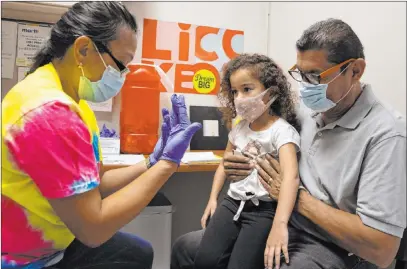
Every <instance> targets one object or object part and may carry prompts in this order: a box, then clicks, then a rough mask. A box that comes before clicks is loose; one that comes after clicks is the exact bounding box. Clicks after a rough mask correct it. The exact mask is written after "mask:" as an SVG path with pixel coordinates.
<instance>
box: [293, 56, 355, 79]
mask: <svg viewBox="0 0 407 269" xmlns="http://www.w3.org/2000/svg"><path fill="white" fill-rule="evenodd" d="M354 60H356V59H353V58H352V59H349V60H346V61H344V62H342V63H340V64H337V65H335V66H332V67H331V68H329V69H327V70H325V71H324V72H322V73H320V74H315V73H304V72H302V71H300V70H298V69H297V65H294V66H293V67H291V68H290V70H288V73H289V74H290V75H291V77H292V78H293V79H295V80H296V81H298V82H302V81H305V82H308V83H311V84H314V85H318V84H320V83H321V80H322V79H324V78H326V77H328V76H330V75H332V74H333V73H335V72H337V71H339V70H340V69H341V67H342V66H344V65H345V64H348V63H350V62H352V61H354Z"/></svg>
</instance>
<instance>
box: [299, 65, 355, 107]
mask: <svg viewBox="0 0 407 269" xmlns="http://www.w3.org/2000/svg"><path fill="white" fill-rule="evenodd" d="M348 67H349V65H348V66H347V67H346V68H345V69H344V70H342V72H340V73H339V74H338V75H337V76H336V77H334V78H333V79H332V80H331V81H329V82H328V83H326V84H317V85H314V84H311V83H307V82H304V81H302V82H299V86H300V94H301V96H300V97H301V99H302V101H303V102H304V104H305V105H306V106H307V107H308V108H310V109H311V110H312V111H314V112H319V113H322V112H326V111H328V110H330V109H332V108H334V107H335V106H336V105H337V104H338V103H339V102H340V101H342V100H343V99H344V98H345V97H346V96H347V95H348V94H349V92H350V90H351V89H352V87H353V85H354V84H352V86H351V87H350V88H349V90H348V91H347V93H346V94H345V95H344V96H342V98H341V99H339V100H338V101H336V102H333V101H332V100H330V99H328V97H327V96H326V91H327V89H328V84H329V83H331V82H332V81H334V80H335V79H337V78H338V77H339V76H340V75H341V74H342V73H343V72H345V70H346V69H347V68H348Z"/></svg>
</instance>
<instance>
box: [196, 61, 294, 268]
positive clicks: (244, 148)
mask: <svg viewBox="0 0 407 269" xmlns="http://www.w3.org/2000/svg"><path fill="white" fill-rule="evenodd" d="M223 73H224V74H223V78H222V83H221V88H222V89H221V92H220V94H219V98H220V100H221V102H223V103H224V104H225V106H226V108H225V111H224V118H225V120H227V121H228V122H230V121H231V120H232V118H235V117H236V116H237V115H238V116H240V118H241V119H242V120H241V121H240V122H239V123H238V124H237V125H236V126H235V127H233V128H232V130H231V132H230V133H229V143H228V145H227V148H226V151H233V152H234V154H243V155H245V156H247V157H249V158H251V159H252V162H253V163H255V162H256V159H257V158H262V157H264V156H265V154H267V153H269V154H271V155H272V156H273V157H275V158H278V159H279V161H280V165H281V170H282V177H283V182H282V186H281V191H280V197H279V202H278V206H277V202H276V201H273V200H272V199H271V198H270V196H269V194H268V192H267V191H266V190H265V189H264V187H263V186H262V184H261V182H260V179H259V178H258V175H257V170H256V169H254V170H253V171H252V173H251V174H250V175H249V176H248V177H247V178H245V179H243V180H241V181H238V182H233V183H231V184H230V187H229V190H228V196H227V197H226V198H225V199H224V200H223V202H222V203H221V204H220V206H219V207H218V208H217V198H218V195H219V193H220V191H221V189H222V187H223V185H224V183H225V173H224V167H223V164H220V165H219V167H218V169H217V171H216V173H215V177H214V181H213V185H212V191H211V194H210V198H209V202H208V205H207V207H206V209H205V213H204V215H203V217H202V220H201V224H202V227H203V228H206V231H205V234H204V237H203V239H202V243H201V246H200V249H199V251H198V253H197V256H196V257H195V268H196V269H215V268H230V269H246V268H247V269H257V268H264V264H265V263H264V256H263V254H268V253H265V248H266V242H267V246H268V247H269V249H274V250H275V263H276V268H278V266H279V264H280V252H283V254H284V256H285V260H286V262H288V253H287V245H288V231H287V224H288V220H289V218H290V215H291V212H292V210H293V207H294V204H295V199H296V196H297V191H298V186H299V177H298V162H297V152H298V150H299V144H300V137H299V134H298V131H299V129H300V127H299V123H298V121H297V118H296V114H295V111H294V101H293V96H292V92H291V90H290V84H289V82H288V81H287V78H286V77H285V76H284V74H283V72H282V70H281V69H280V68H279V67H278V66H277V65H276V63H275V62H274V61H273V60H272V59H270V58H269V57H267V56H263V55H258V54H253V55H249V54H242V55H240V56H238V57H237V58H235V59H233V60H231V61H230V62H229V63H228V64H227V65H226V66H225V67H224V70H223ZM215 209H216V211H215ZM209 217H210V221H209V223H208V227H206V222H207V220H208V218H209ZM272 263H273V261H269V263H268V264H266V266H268V267H270V268H271V267H272Z"/></svg>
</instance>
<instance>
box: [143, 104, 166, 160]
mask: <svg viewBox="0 0 407 269" xmlns="http://www.w3.org/2000/svg"><path fill="white" fill-rule="evenodd" d="M162 115H163V123H162V125H161V136H160V139H158V141H157V144H155V147H154V151H153V153H152V154H150V156H149V157H148V158H149V159H150V165H151V166H153V165H154V164H156V163H157V162H158V160H159V159H160V158H161V155H162V154H163V151H164V147H165V145H166V144H167V140H168V137H169V136H170V131H171V120H170V112H168V110H167V109H166V108H163V109H162Z"/></svg>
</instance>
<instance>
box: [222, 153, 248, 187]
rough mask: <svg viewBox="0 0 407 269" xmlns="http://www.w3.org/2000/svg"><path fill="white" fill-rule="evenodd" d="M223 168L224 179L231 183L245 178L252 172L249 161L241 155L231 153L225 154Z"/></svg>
mask: <svg viewBox="0 0 407 269" xmlns="http://www.w3.org/2000/svg"><path fill="white" fill-rule="evenodd" d="M223 167H224V168H225V174H226V178H227V179H229V180H231V181H239V180H242V179H244V178H246V177H247V176H248V175H250V173H251V172H252V170H253V164H251V163H250V159H249V158H247V157H245V156H243V155H235V154H233V152H225V155H224V156H223Z"/></svg>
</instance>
